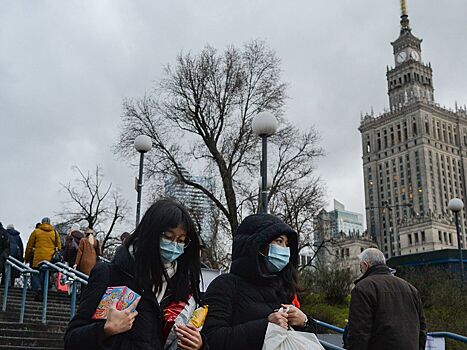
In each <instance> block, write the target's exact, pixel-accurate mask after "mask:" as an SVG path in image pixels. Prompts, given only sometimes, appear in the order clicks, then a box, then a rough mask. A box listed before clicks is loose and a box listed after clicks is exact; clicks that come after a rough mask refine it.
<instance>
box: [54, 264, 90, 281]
mask: <svg viewBox="0 0 467 350" xmlns="http://www.w3.org/2000/svg"><path fill="white" fill-rule="evenodd" d="M55 265H57V266H58V267H61V268H63V269H66V270H68V271H69V272H72V273H74V274H75V275H77V276H78V277H81V278H82V279H83V280H85V281H87V280H88V278H89V276H88V275H86V274H85V273H83V272H81V271H78V270H76V269H74V268H72V267H70V266H68V265H67V264H65V263H62V262H58V263H55Z"/></svg>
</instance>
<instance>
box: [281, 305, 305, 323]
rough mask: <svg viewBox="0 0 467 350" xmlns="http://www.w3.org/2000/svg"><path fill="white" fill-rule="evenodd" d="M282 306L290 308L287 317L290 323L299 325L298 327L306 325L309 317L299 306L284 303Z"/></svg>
mask: <svg viewBox="0 0 467 350" xmlns="http://www.w3.org/2000/svg"><path fill="white" fill-rule="evenodd" d="M282 307H284V308H288V311H287V319H288V320H289V325H291V326H297V327H304V326H305V322H306V320H307V319H308V318H307V316H306V315H305V314H304V313H303V311H302V310H300V309H299V308H298V307H296V306H294V305H285V304H282Z"/></svg>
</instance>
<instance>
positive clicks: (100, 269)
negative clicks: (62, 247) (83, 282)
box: [65, 247, 163, 350]
mask: <svg viewBox="0 0 467 350" xmlns="http://www.w3.org/2000/svg"><path fill="white" fill-rule="evenodd" d="M133 271H134V260H133V259H132V258H131V257H130V254H129V253H128V249H126V248H125V247H124V249H119V250H118V252H117V254H116V256H115V258H114V261H113V263H111V264H107V263H97V264H96V266H95V267H94V269H93V270H92V272H91V275H90V277H89V282H88V285H87V287H86V288H85V289H84V291H83V295H82V297H81V301H80V306H79V310H78V312H77V313H76V316H75V317H74V318H73V319H72V320H71V321H70V324H69V325H68V329H67V331H66V334H65V350H83V349H86V350H97V349H111V350H117V349H121V350H159V349H162V348H163V347H162V344H161V343H162V339H161V338H162V313H161V309H160V307H159V304H158V302H157V299H156V297H155V295H154V293H152V292H149V291H148V292H145V293H142V292H141V290H140V289H139V288H138V287H137V285H136V282H135V279H134V277H133ZM109 286H127V287H129V288H131V289H132V290H134V291H135V292H137V293H138V294H140V295H142V297H141V300H140V302H139V304H138V306H137V308H136V310H137V311H138V316H136V319H135V322H134V324H133V328H132V329H131V330H130V331H128V332H126V333H122V334H118V335H115V336H113V337H110V338H108V339H104V323H105V320H93V319H92V315H93V314H94V311H95V310H96V308H97V305H98V304H99V302H100V300H101V298H102V295H103V294H104V292H105V290H106V289H107V287H109Z"/></svg>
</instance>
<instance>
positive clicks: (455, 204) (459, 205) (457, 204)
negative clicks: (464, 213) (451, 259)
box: [448, 198, 464, 281]
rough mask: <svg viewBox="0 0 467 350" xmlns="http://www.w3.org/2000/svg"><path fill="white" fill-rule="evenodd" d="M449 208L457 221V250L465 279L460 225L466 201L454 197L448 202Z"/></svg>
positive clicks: (462, 277) (462, 278)
mask: <svg viewBox="0 0 467 350" xmlns="http://www.w3.org/2000/svg"><path fill="white" fill-rule="evenodd" d="M448 208H449V209H450V210H451V211H453V212H454V218H455V221H456V232H457V250H458V252H459V263H460V265H461V266H460V267H461V281H463V280H464V261H463V258H462V246H461V232H460V231H461V230H460V227H459V212H460V211H461V210H462V209H463V208H464V202H462V200H460V199H459V198H453V199H451V200H450V201H449V203H448Z"/></svg>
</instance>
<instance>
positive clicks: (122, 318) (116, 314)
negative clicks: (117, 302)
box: [104, 308, 138, 337]
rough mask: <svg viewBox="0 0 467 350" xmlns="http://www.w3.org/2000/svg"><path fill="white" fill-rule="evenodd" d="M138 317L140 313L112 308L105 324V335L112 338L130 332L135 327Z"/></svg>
mask: <svg viewBox="0 0 467 350" xmlns="http://www.w3.org/2000/svg"><path fill="white" fill-rule="evenodd" d="M137 315H138V311H133V312H131V310H130V309H129V308H128V309H126V310H122V311H119V310H117V309H115V308H110V309H109V312H108V314H107V321H105V324H104V333H105V335H106V336H107V337H111V336H112V335H115V334H120V333H124V332H128V331H129V330H130V329H131V328H132V327H133V322H135V317H136V316H137Z"/></svg>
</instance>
